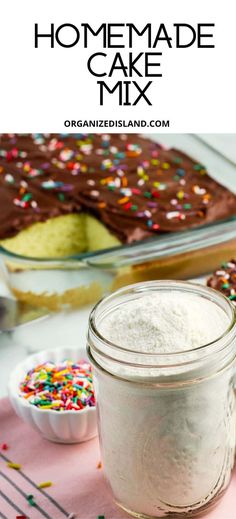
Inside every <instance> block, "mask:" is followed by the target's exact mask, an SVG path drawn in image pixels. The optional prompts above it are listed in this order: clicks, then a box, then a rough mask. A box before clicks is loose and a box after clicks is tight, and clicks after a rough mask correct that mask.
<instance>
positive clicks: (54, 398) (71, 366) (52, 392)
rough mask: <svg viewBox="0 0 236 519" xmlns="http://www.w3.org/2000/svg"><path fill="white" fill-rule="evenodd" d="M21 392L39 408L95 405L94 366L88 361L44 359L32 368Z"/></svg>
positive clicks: (64, 408)
mask: <svg viewBox="0 0 236 519" xmlns="http://www.w3.org/2000/svg"><path fill="white" fill-rule="evenodd" d="M20 395H21V396H22V397H23V398H26V399H27V400H28V402H29V403H30V404H32V405H35V406H36V407H38V408H39V409H44V410H45V409H51V410H55V411H69V410H73V411H80V410H82V409H84V408H86V407H94V406H95V396H94V389H93V377H92V370H91V365H90V364H89V363H88V362H87V361H86V360H80V361H78V362H72V361H71V360H64V361H63V362H60V363H59V364H55V363H54V362H51V361H49V362H45V363H43V364H40V365H38V366H36V367H35V368H33V369H31V370H30V371H29V372H28V373H27V375H26V377H25V378H24V380H23V381H22V382H21V384H20Z"/></svg>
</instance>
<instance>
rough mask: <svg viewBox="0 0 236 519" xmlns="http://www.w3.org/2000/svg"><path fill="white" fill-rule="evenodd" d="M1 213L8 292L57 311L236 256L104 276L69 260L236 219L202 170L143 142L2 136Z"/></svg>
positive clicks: (155, 264) (215, 254)
mask: <svg viewBox="0 0 236 519" xmlns="http://www.w3.org/2000/svg"><path fill="white" fill-rule="evenodd" d="M0 208H1V215H0V245H1V246H2V248H1V249H0V252H1V256H2V258H3V260H4V264H5V267H6V268H5V272H6V273H7V275H8V282H9V285H10V286H11V289H12V291H13V292H14V294H15V296H16V297H17V298H18V299H20V300H21V301H23V302H27V303H31V304H33V305H35V306H46V307H48V308H50V309H51V310H57V309H59V308H64V307H68V306H72V307H77V306H81V305H83V304H86V303H91V302H94V301H96V300H97V299H98V298H100V297H101V296H102V295H103V294H104V292H107V291H109V290H113V289H114V288H118V287H119V286H123V285H125V284H130V283H134V282H139V281H143V280H149V279H158V278H159V279H161V278H182V279H184V278H189V277H192V276H194V275H198V274H200V273H202V272H205V269H206V265H207V266H208V268H209V270H214V268H215V266H216V265H217V264H219V263H220V262H221V261H222V260H223V259H224V258H225V257H230V256H231V255H234V251H235V248H236V246H235V241H234V240H233V241H232V243H227V247H226V245H225V244H223V245H219V246H218V245H217V246H214V247H208V248H206V249H205V250H204V251H202V250H201V249H199V250H196V249H195V250H193V251H191V252H183V253H180V254H178V255H176V254H175V255H172V254H171V253H170V254H169V255H165V257H159V258H157V259H155V260H154V259H153V260H152V259H150V260H149V261H147V263H140V261H138V262H137V264H130V266H127V267H121V265H120V264H119V263H118V266H117V264H116V263H115V266H113V267H112V268H110V267H109V268H107V269H106V268H104V267H103V268H102V267H97V266H96V268H94V267H92V266H91V261H90V264H88V262H86V261H85V260H84V261H77V260H75V261H73V259H70V260H68V259H63V258H66V257H67V258H68V257H71V256H73V255H77V254H78V253H84V252H89V251H95V250H99V249H107V248H110V247H115V246H119V245H121V244H127V243H132V242H135V241H139V240H143V239H146V238H149V237H153V236H158V235H160V234H163V233H168V232H174V231H182V230H185V229H191V228H194V227H198V226H202V225H205V224H207V223H210V222H214V221H217V220H221V219H224V218H227V217H229V216H231V215H235V214H236V196H235V195H234V194H233V193H231V192H230V191H229V190H228V189H226V188H224V187H223V186H221V185H220V184H219V183H217V182H216V181H215V180H213V179H212V178H211V177H210V176H209V175H208V173H207V171H206V169H205V167H204V166H203V165H202V164H200V163H198V162H196V161H194V160H192V159H191V158H189V157H188V156H186V155H185V154H183V153H182V152H180V151H178V150H175V149H165V148H163V147H162V146H160V145H159V144H157V143H156V142H154V141H152V140H150V139H145V138H143V137H141V136H139V135H117V134H114V135H91V134H89V135H81V134H78V135H75V134H74V135H59V134H51V135H45V134H36V135H29V134H26V135H23V134H21V135H17V134H16V135H5V134H3V135H2V136H1V137H0ZM157 247H158V242H157ZM12 253H13V254H12ZM22 256H23V257H24V258H23V259H22ZM114 256H115V253H114ZM26 258H36V259H26ZM40 258H41V259H40ZM45 258H46V259H45ZM50 258H51V260H50ZM52 258H58V259H59V261H54V260H52Z"/></svg>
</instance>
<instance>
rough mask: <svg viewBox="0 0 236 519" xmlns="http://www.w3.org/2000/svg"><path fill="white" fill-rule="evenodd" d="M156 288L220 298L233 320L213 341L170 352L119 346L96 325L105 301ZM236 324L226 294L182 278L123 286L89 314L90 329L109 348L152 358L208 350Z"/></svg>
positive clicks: (174, 356) (233, 309)
mask: <svg viewBox="0 0 236 519" xmlns="http://www.w3.org/2000/svg"><path fill="white" fill-rule="evenodd" d="M155 288H156V290H158V289H159V290H163V291H167V290H169V289H170V290H175V291H176V292H181V291H183V292H189V293H198V295H200V296H202V297H204V296H205V298H206V299H208V300H209V301H212V302H214V303H215V304H217V300H218V302H221V303H222V305H223V304H224V305H225V308H226V307H227V308H228V309H229V310H230V311H231V320H230V323H229V326H228V327H227V328H226V330H225V331H224V332H223V333H222V334H221V335H220V336H219V337H217V338H216V339H214V340H213V341H211V342H209V343H207V344H203V345H201V346H198V347H197V348H193V349H189V350H178V351H175V352H168V353H166V352H165V353H163V352H158V353H156V352H147V351H143V350H142V351H140V350H137V349H135V350H132V349H130V348H126V347H123V346H118V345H117V344H115V343H113V342H111V341H110V340H109V339H107V338H106V337H104V336H103V335H102V334H101V333H100V332H99V330H98V329H97V325H96V317H97V315H96V314H97V312H98V310H99V309H100V308H101V306H102V305H103V304H104V303H106V302H109V300H110V301H112V300H115V298H116V297H117V296H120V295H122V294H125V293H126V292H127V293H128V292H131V293H134V294H135V293H137V294H138V293H141V292H145V291H147V292H148V291H149V290H150V291H155ZM207 296H208V297H207ZM219 306H220V305H219ZM221 308H222V307H221ZM235 325H236V309H235V308H234V305H233V304H232V303H231V301H230V300H229V299H228V298H227V297H226V296H224V294H222V293H221V292H219V291H217V290H215V289H213V288H210V287H207V286H205V285H201V284H198V283H192V282H189V281H182V280H180V281H179V280H169V279H167V280H154V281H146V282H141V283H135V284H132V285H127V286H125V287H122V288H120V289H119V290H116V291H115V292H113V293H112V294H109V295H108V296H105V297H103V298H102V299H100V301H98V303H97V304H96V305H95V306H94V308H93V310H92V311H91V313H90V316H89V328H90V330H91V331H92V333H93V334H94V335H95V336H96V337H97V338H98V339H99V340H100V341H101V342H104V343H105V344H106V345H107V346H109V348H111V350H114V351H117V352H118V351H120V352H121V353H122V352H123V353H130V354H136V355H137V354H138V355H139V356H141V357H142V356H143V357H147V358H148V357H150V358H151V357H152V358H156V359H161V358H163V357H165V358H172V359H174V358H176V359H177V358H178V356H183V355H187V354H191V353H193V352H205V351H206V350H209V349H212V348H213V346H214V345H216V344H218V343H219V342H220V341H222V340H223V339H226V338H227V336H229V335H230V332H231V331H233V329H234V327H235ZM101 353H102V352H101ZM105 356H106V354H105Z"/></svg>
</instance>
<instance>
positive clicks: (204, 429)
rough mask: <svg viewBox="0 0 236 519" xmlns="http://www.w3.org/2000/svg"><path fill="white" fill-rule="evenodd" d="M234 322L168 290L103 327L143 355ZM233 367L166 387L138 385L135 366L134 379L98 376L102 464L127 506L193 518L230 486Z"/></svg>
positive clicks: (194, 343)
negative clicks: (126, 379) (177, 386)
mask: <svg viewBox="0 0 236 519" xmlns="http://www.w3.org/2000/svg"><path fill="white" fill-rule="evenodd" d="M228 326H229V318H228V317H227V315H226V314H225V313H224V311H223V310H221V309H220V308H219V307H218V306H217V305H216V304H215V303H213V302H211V301H208V300H206V299H204V298H202V297H198V296H194V295H191V294H188V293H186V294H185V293H183V292H177V293H176V292H168V293H162V294H160V293H152V294H150V295H143V296H141V297H139V298H138V299H136V300H133V301H128V302H127V303H122V304H120V305H119V306H118V307H117V308H116V309H113V311H112V313H110V314H109V315H107V316H106V317H104V319H103V321H102V322H100V324H99V331H100V333H102V335H103V337H105V338H106V339H109V340H110V341H111V342H113V343H115V344H116V345H119V346H121V347H124V348H129V349H131V350H135V351H137V352H138V351H139V352H141V351H143V352H148V353H150V352H155V353H168V352H169V353H171V352H173V353H175V352H178V351H186V350H190V349H194V348H197V347H199V346H202V345H204V344H207V343H209V342H211V341H213V340H215V339H217V338H218V337H219V336H221V335H222V334H223V333H224V332H225V331H226V329H227V328H228ZM182 355H184V354H181V355H180V356H181V357H182ZM122 369H124V370H125V369H126V370H127V369H128V368H127V366H124V368H122V364H121V367H120V375H121V376H122V374H123V375H124V373H125V376H126V375H127V371H126V372H125V371H124V373H123V372H122ZM186 369H188V368H186ZM151 373H152V371H151V370H150V379H151ZM232 373H233V368H231V369H230V370H226V371H225V372H223V373H222V374H219V375H217V376H214V377H212V378H209V379H206V380H203V381H202V382H201V383H198V384H196V383H195V384H190V385H187V386H184V387H182V388H175V387H174V388H168V387H167V388H163V387H162V388H161V389H160V388H158V387H155V385H151V384H150V385H149V384H148V383H145V384H143V383H138V376H139V375H138V371H137V379H136V382H129V381H127V382H126V381H125V380H122V381H121V380H119V378H116V377H114V376H113V377H112V376H107V375H103V374H98V375H97V377H95V383H96V391H97V395H98V408H99V416H100V434H101V439H102V450H103V461H104V469H105V473H106V475H107V478H108V480H109V482H110V485H111V487H112V490H113V494H114V496H115V498H116V501H117V502H118V503H119V504H121V506H123V507H124V508H125V509H128V510H131V511H135V512H136V513H138V514H140V517H142V516H144V515H145V517H149V516H150V517H164V516H165V515H167V514H176V515H174V516H176V517H177V516H178V514H184V515H185V514H186V517H190V515H189V513H190V512H191V511H193V510H195V511H196V510H197V509H198V508H201V507H204V506H205V505H206V504H207V503H208V502H209V501H211V499H212V498H214V497H216V496H217V495H218V494H219V493H221V491H222V490H223V489H225V488H226V486H227V484H228V482H229V478H230V474H231V469H232V465H233V460H234V450H235V396H234V391H233V385H232V383H231V380H232ZM202 374H203V373H202ZM204 375H206V373H205V372H204ZM190 378H191V377H190ZM181 517H182V515H181Z"/></svg>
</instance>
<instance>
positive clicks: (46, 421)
mask: <svg viewBox="0 0 236 519" xmlns="http://www.w3.org/2000/svg"><path fill="white" fill-rule="evenodd" d="M65 359H70V360H72V361H78V360H80V359H87V355H86V354H85V352H84V350H81V349H77V348H76V349H74V348H73V349H72V348H59V349H54V350H43V351H40V352H38V353H36V354H34V355H31V356H29V357H27V358H26V359H25V360H24V361H23V362H21V363H20V364H18V365H17V366H16V368H15V369H14V370H13V371H12V373H11V375H10V378H9V383H8V393H9V398H10V401H11V403H12V406H13V408H14V409H15V412H16V414H17V415H18V416H19V417H20V418H22V420H24V421H25V422H27V423H29V424H30V425H32V426H33V427H34V429H36V430H37V431H38V432H40V433H41V434H42V435H43V436H44V437H45V438H47V439H48V440H51V441H54V442H60V443H79V442H83V441H86V440H90V439H91V438H93V437H94V436H96V435H97V417H96V407H88V408H85V409H82V410H81V411H75V410H68V411H61V412H59V411H55V410H52V409H39V408H38V407H36V406H34V405H32V404H30V403H29V402H28V401H27V400H26V399H25V398H22V396H20V390H19V385H20V382H21V381H22V380H23V379H24V377H25V375H26V373H27V372H28V371H29V370H30V369H32V368H34V367H35V366H37V365H38V364H41V363H43V362H47V361H53V362H55V363H57V362H61V361H62V360H65Z"/></svg>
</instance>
